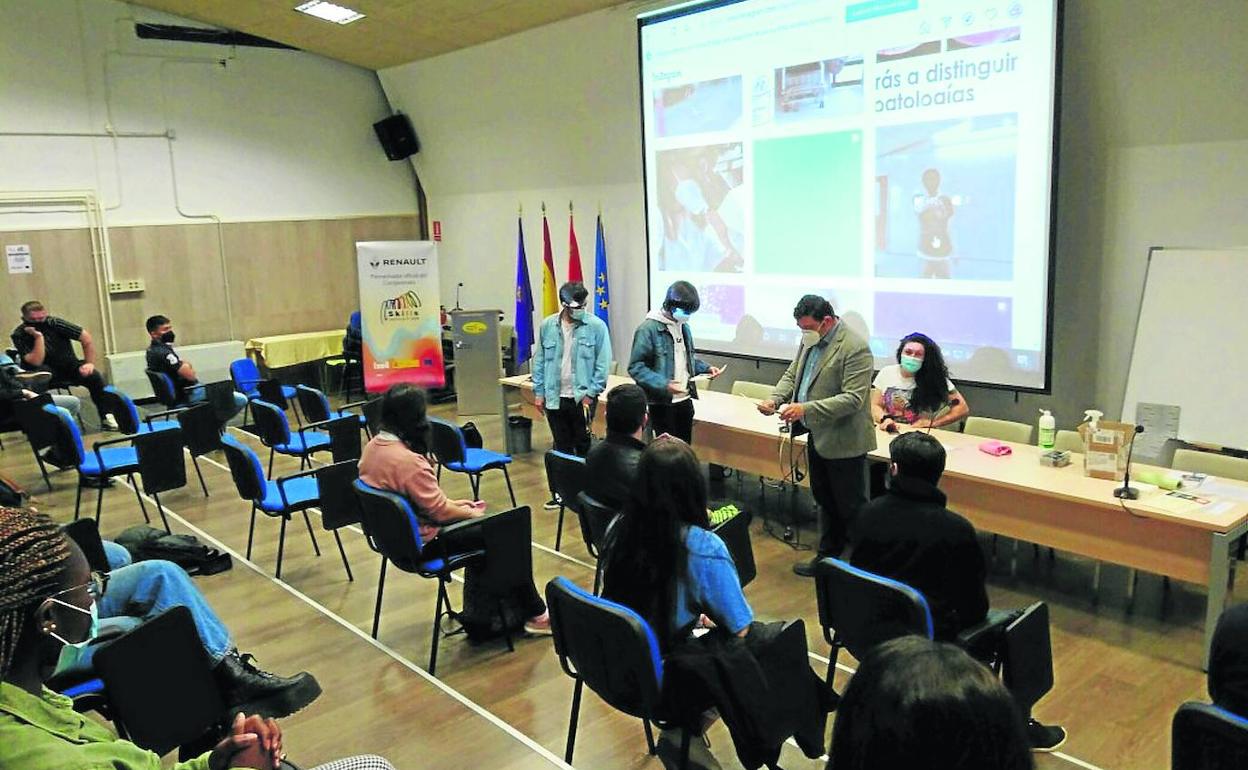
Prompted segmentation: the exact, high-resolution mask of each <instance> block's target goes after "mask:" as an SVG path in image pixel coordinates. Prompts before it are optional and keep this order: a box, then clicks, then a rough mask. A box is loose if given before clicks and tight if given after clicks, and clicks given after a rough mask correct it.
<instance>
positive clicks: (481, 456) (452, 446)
mask: <svg viewBox="0 0 1248 770" xmlns="http://www.w3.org/2000/svg"><path fill="white" fill-rule="evenodd" d="M429 424H430V426H432V428H433V435H432V443H433V456H434V458H435V459H437V461H438V480H439V481H440V480H441V479H442V469H443V468H446V469H447V470H449V471H454V472H455V473H465V474H467V475H468V483H469V484H471V485H472V499H473V500H480V499H481V475H482V474H484V473H485V472H486V471H492V470H501V471H502V472H503V478H504V479H506V480H507V494H508V495H510V496H511V505H512V507H515V505H516V493H515V492H514V491H513V490H512V488H511V476H510V475H509V474H508V473H507V466H508V465H510V464H511V455H506V454H503V453H502V452H492V451H490V450H489V449H480V448H477V447H470V446H468V442H467V441H465V440H464V432H463V431H462V430H461V429H460V427H459V426H458V425H456V424H455V423H452V422H447V421H446V420H443V419H442V418H440V417H430V418H429Z"/></svg>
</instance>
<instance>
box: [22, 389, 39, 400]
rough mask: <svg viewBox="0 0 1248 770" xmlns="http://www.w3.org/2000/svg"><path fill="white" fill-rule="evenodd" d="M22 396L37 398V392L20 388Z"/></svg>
mask: <svg viewBox="0 0 1248 770" xmlns="http://www.w3.org/2000/svg"><path fill="white" fill-rule="evenodd" d="M22 398H39V394H38V393H36V392H35V391H33V390H26V389H25V388H22Z"/></svg>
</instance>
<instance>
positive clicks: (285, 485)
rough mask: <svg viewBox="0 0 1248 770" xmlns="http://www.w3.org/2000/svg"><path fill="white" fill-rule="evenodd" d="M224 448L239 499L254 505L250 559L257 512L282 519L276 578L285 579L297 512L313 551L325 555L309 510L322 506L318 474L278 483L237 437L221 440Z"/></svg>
mask: <svg viewBox="0 0 1248 770" xmlns="http://www.w3.org/2000/svg"><path fill="white" fill-rule="evenodd" d="M221 448H222V449H223V450H224V451H225V459H226V461H227V462H228V463H229V466H230V476H232V477H233V479H234V486H235V488H237V489H238V496H239V497H241V498H243V499H244V500H248V501H250V502H251V524H250V525H249V526H248V528H247V558H248V559H250V558H251V546H252V542H253V541H254V540H255V534H256V511H262V512H263V513H264V514H265V515H266V516H276V517H279V518H280V519H281V520H282V527H281V533H280V534H279V535H278V541H277V571H276V572H275V573H274V577H276V578H278V579H281V577H282V554H283V552H284V551H285V549H286V522H288V521H290V517H291V515H292V514H295V513H302V514H303V523H304V524H306V525H307V527H308V537H310V538H312V550H313V551H315V552H316V555H317V556H320V555H321V546H320V545H319V544H318V543H317V542H316V534H315V533H314V532H313V531H312V521H311V520H310V519H309V518H308V509H309V508H315V507H317V506H318V505H320V502H321V496H320V488H319V487H318V486H317V483H316V471H314V470H310V471H303V472H302V473H295V474H292V475H290V476H282V477H280V478H278V479H276V480H270V479H267V478H265V475H264V469H262V468H261V467H260V458H259V457H257V456H256V453H255V452H253V451H252V450H251V447H249V446H247V445H246V444H244V443H242V442H241V441H239V440H238V439H236V438H234V437H233V436H229V435H226V436H222V437H221Z"/></svg>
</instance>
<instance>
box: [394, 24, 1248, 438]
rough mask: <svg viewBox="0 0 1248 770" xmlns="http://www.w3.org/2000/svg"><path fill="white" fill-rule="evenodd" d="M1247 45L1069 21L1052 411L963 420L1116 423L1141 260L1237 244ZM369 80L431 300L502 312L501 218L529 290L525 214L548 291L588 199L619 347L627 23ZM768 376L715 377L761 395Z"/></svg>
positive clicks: (625, 307) (992, 408)
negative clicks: (432, 223) (413, 197)
mask: <svg viewBox="0 0 1248 770" xmlns="http://www.w3.org/2000/svg"><path fill="white" fill-rule="evenodd" d="M1245 28H1248V3H1245V2H1243V0H1208V2H1204V3H1201V4H1200V12H1199V13H1184V14H1175V13H1174V11H1173V5H1172V4H1166V3H1163V2H1161V0H1097V2H1095V3H1091V2H1088V3H1085V2H1078V0H1071V1H1070V2H1068V3H1067V4H1066V19H1065V25H1064V45H1065V54H1064V69H1063V78H1062V114H1061V131H1062V137H1061V147H1060V153H1059V155H1060V158H1059V171H1058V180H1059V192H1058V200H1057V240H1056V255H1057V257H1056V266H1055V291H1054V362H1053V394H1052V396H1051V397H1045V396H1029V395H1023V396H1021V397H1016V396H1015V394H1013V393H1009V392H1005V391H991V390H985V389H973V390H969V391H968V394H967V395H968V401H969V402H970V403H971V404H972V407H973V408H974V409H975V411H976V412H978V413H981V414H988V415H993V416H999V417H1007V418H1012V419H1019V420H1025V421H1028V422H1032V421H1034V420H1035V418H1036V408H1037V407H1039V406H1052V407H1054V408H1056V409H1057V416H1058V420H1059V424H1061V425H1062V426H1063V427H1064V426H1066V425H1067V424H1071V423H1073V422H1074V421H1075V420H1076V419H1077V418H1078V417H1079V416H1080V415H1081V414H1082V412H1083V410H1084V409H1085V408H1088V407H1090V406H1093V405H1095V406H1097V407H1099V408H1101V409H1103V410H1104V411H1105V412H1106V413H1107V414H1110V415H1114V414H1116V413H1117V411H1118V410H1119V408H1120V407H1121V403H1122V390H1123V388H1124V386H1125V380H1126V373H1127V365H1128V363H1129V357H1130V349H1131V341H1132V333H1133V330H1134V326H1135V319H1136V313H1137V310H1138V303H1139V295H1140V291H1141V290H1142V287H1143V268H1144V262H1145V259H1146V253H1147V247H1148V246H1149V245H1153V244H1164V245H1181V246H1219V245H1226V244H1235V243H1239V244H1243V243H1248V237H1245V235H1246V233H1245V229H1244V228H1245V227H1248V217H1246V216H1244V215H1243V212H1244V211H1248V206H1245V204H1246V203H1248V184H1246V183H1245V182H1244V180H1245V178H1246V177H1245V175H1244V172H1245V171H1246V170H1248V141H1245V140H1248V100H1246V99H1244V98H1243V94H1244V93H1248V46H1244V45H1243V44H1242V40H1241V36H1239V35H1238V34H1236V31H1237V30H1243V29H1245ZM381 80H382V84H383V86H384V87H385V89H386V92H387V94H388V95H389V96H390V99H391V101H392V102H393V103H394V104H395V106H396V107H398V108H401V109H403V110H405V111H407V112H409V113H410V114H411V116H412V120H413V122H414V123H415V125H416V127H417V131H418V133H419V134H420V135H421V140H422V142H423V147H424V148H423V149H422V151H421V154H420V155H419V156H417V158H416V161H415V163H416V166H417V168H418V169H419V171H420V175H421V180H422V182H423V183H424V185H425V188H426V190H427V192H428V194H429V202H430V217H431V218H432V219H435V220H436V219H441V220H443V221H444V225H445V227H446V231H445V232H446V241H445V242H444V244H443V248H442V252H441V253H442V254H443V255H444V256H445V257H446V267H445V270H444V272H443V276H444V281H445V283H444V290H445V291H450V290H453V288H454V284H455V282H456V281H461V280H462V281H464V283H465V297H466V298H467V299H468V300H469V304H471V305H474V306H483V305H487V304H488V305H498V306H500V307H502V308H503V309H504V310H506V311H508V312H509V313H510V311H511V309H512V307H513V302H512V300H511V291H512V287H513V283H512V281H513V280H514V279H513V277H512V275H513V270H514V264H515V263H514V259H515V235H514V229H515V219H514V217H515V211H516V205H517V203H523V204H524V210H525V225H526V232H525V234H526V237H527V243H528V247H529V260H530V262H529V265H530V270H531V271H533V274H534V277H535V279H536V277H537V275H538V273H537V271H536V269H535V267H536V260H535V259H534V254H535V253H536V254H540V251H539V250H537V249H536V247H535V244H539V245H540V241H539V233H540V230H539V228H538V225H539V224H540V220H539V219H538V218H537V216H536V208H535V204H536V202H537V201H540V200H542V199H545V200H546V202H547V204H548V205H550V206H551V207H552V211H553V212H555V215H554V218H553V221H552V223H553V225H554V228H553V229H554V233H553V234H554V240H555V244H556V254H557V255H558V259H557V260H556V262H557V265H558V266H559V277H560V278H562V276H563V272H562V271H563V267H562V264H563V259H566V256H565V255H566V248H567V247H566V228H567V224H566V219H565V210H566V206H567V199H568V198H569V197H571V198H573V199H574V200H575V201H576V202H577V204H578V206H579V207H580V208H579V210H580V211H581V219H580V222H581V223H582V229H580V230H579V231H578V236H579V237H580V239H581V240H580V243H581V246H582V251H584V250H585V246H586V244H587V243H588V242H589V241H588V238H589V237H591V235H592V230H591V229H590V220H591V217H590V216H589V215H590V214H591V213H592V208H593V207H594V206H595V204H596V203H597V202H598V200H601V201H602V203H603V209H604V214H605V215H606V217H607V222H608V251H609V255H610V260H611V277H612V294H613V299H614V300H615V305H616V308H615V310H616V312H615V314H614V315H613V319H614V320H615V323H614V336H613V338H614V342H615V344H616V347H617V348H620V347H621V346H626V345H627V343H628V340H629V338H630V334H631V329H632V326H633V324H635V323H636V320H637V319H638V318H639V317H640V315H641V314H642V312H643V309H644V307H645V304H646V303H645V281H646V270H645V251H644V249H645V244H644V229H643V224H642V206H643V202H642V189H641V148H640V144H639V138H638V135H639V131H640V126H639V117H638V94H637V88H638V85H637V63H636V27H635V21H634V19H633V16H632V14H631V13H630V12H629V11H627V10H626V9H618V10H611V11H602V12H598V13H594V14H590V15H587V16H582V17H578V18H575V19H571V20H568V21H565V22H559V23H556V24H552V25H549V26H547V27H542V28H539V29H536V30H530V31H528V32H525V33H521V34H519V35H515V36H513V37H510V38H506V39H504V40H500V41H496V42H493V43H489V44H485V45H482V46H477V47H474V48H471V49H467V50H464V51H458V52H455V53H451V54H447V55H444V56H441V57H438V58H435V59H431V60H427V61H424V62H418V63H415V64H411V65H406V66H403V67H397V68H393V69H389V70H385V71H383V72H382V73H381ZM535 287H540V283H535ZM1231 323H1232V325H1235V326H1242V325H1243V319H1234V320H1233V321H1232V322H1231ZM626 355H627V353H626V352H622V351H621V352H617V357H621V358H622V357H624V356H626ZM743 369H744V370H746V371H741V370H743ZM775 369H776V367H772V366H769V365H764V366H763V367H761V370H760V371H751V370H750V367H749V366H748V365H744V364H741V365H736V366H734V370H730V371H732V372H733V374H734V376H745V377H747V378H749V379H762V380H766V379H769V378H773V377H774V376H776V371H775Z"/></svg>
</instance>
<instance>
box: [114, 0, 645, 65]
mask: <svg viewBox="0 0 1248 770" xmlns="http://www.w3.org/2000/svg"><path fill="white" fill-rule="evenodd" d="M300 2H301V0H139V1H138V3H137V4H138V5H143V6H147V7H148V8H154V9H156V10H159V11H165V12H168V13H172V14H176V15H178V16H182V17H185V18H188V19H194V20H196V21H200V22H205V23H207V24H211V25H214V26H218V27H226V28H229V29H233V30H237V31H239V32H246V33H248V34H251V35H257V36H259V37H264V38H268V39H269V40H276V41H278V42H280V43H285V44H287V45H290V46H294V47H295V48H300V49H303V50H305V51H311V52H313V53H318V54H321V55H323V56H328V57H330V58H331V59H338V60H340V61H345V62H350V63H351V64H357V65H359V66H361V67H367V68H369V69H374V70H379V69H384V68H386V67H393V66H395V65H398V64H405V63H407V62H410V61H416V60H417V59H427V58H429V57H431V56H437V55H438V54H443V53H447V52H449V51H454V50H457V49H460V48H467V47H469V46H473V45H477V44H478V43H484V42H487V41H490V40H497V39H498V38H502V37H507V36H508V35H512V34H515V33H516V32H521V31H523V30H526V29H532V28H533V27H540V26H542V25H543V24H549V23H551V22H553V21H559V20H560V19H567V18H571V17H573V16H579V15H581V14H583V13H589V12H590V11H597V10H601V9H603V8H610V7H612V6H616V5H621V4H622V2H623V0H336V2H337V3H338V4H339V5H345V6H348V7H350V8H353V9H354V10H356V11H359V12H360V13H363V14H365V17H364V18H363V19H360V20H359V21H356V22H352V23H351V24H346V25H338V24H332V23H330V22H327V21H321V20H320V19H317V18H313V17H312V16H308V15H306V14H303V13H297V12H295V10H294V8H295V6H296V5H299V4H300Z"/></svg>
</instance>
